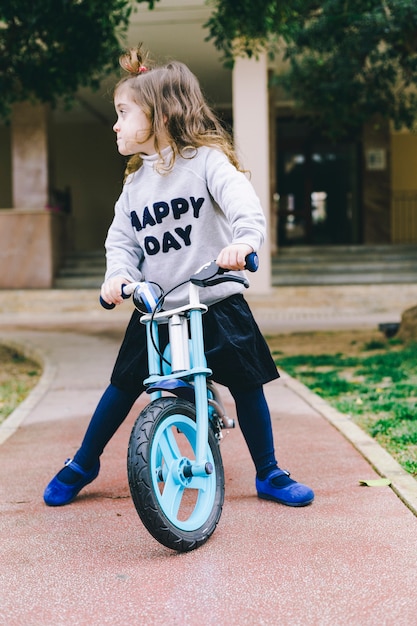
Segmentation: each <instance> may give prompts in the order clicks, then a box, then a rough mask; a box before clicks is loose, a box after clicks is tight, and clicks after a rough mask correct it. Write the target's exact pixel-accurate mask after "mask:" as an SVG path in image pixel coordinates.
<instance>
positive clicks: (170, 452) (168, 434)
mask: <svg viewBox="0 0 417 626" xmlns="http://www.w3.org/2000/svg"><path fill="white" fill-rule="evenodd" d="M158 447H159V449H160V451H161V454H162V458H163V459H164V461H165V463H166V464H167V465H168V467H169V466H170V465H171V463H172V462H173V461H175V460H177V459H179V458H180V457H181V456H182V455H181V452H180V450H179V448H178V444H177V441H176V439H175V435H174V432H173V429H172V428H168V429H166V430H164V431H163V433H162V434H161V437H160V438H159V441H158Z"/></svg>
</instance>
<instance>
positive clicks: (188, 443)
mask: <svg viewBox="0 0 417 626" xmlns="http://www.w3.org/2000/svg"><path fill="white" fill-rule="evenodd" d="M257 267H258V257H257V255H256V254H255V253H252V254H250V255H249V256H248V257H247V259H246V269H248V270H249V271H256V269H257ZM225 281H235V282H239V283H241V284H243V285H244V286H245V287H248V286H249V283H248V281H247V280H246V279H245V278H243V277H241V276H237V275H234V274H228V272H227V271H225V270H223V269H222V268H220V267H219V266H218V265H217V264H216V263H215V262H214V261H213V262H211V263H208V264H206V265H204V266H203V267H202V268H201V269H200V270H199V271H198V272H196V273H195V274H194V275H193V276H192V277H191V278H190V282H189V301H188V303H187V304H185V305H184V306H181V307H179V308H176V309H171V310H167V311H163V310H160V309H161V305H162V302H163V296H162V298H158V297H156V296H155V292H154V289H153V283H130V284H129V285H125V286H124V287H123V294H124V297H129V295H131V294H133V301H134V304H135V306H136V307H137V308H138V309H139V310H140V311H142V312H143V310H144V307H145V309H146V310H147V311H148V313H145V314H144V315H143V316H142V317H141V322H142V323H143V324H145V325H146V336H147V350H148V365H149V372H150V374H149V377H148V378H147V379H146V380H145V381H144V385H145V387H146V391H147V393H148V394H150V403H149V404H148V405H147V406H146V407H145V408H144V409H143V410H142V412H141V413H140V415H139V417H138V418H137V420H136V422H135V424H134V426H133V429H132V432H131V435H130V440H129V447H128V457H127V470H128V480H129V487H130V492H131V495H132V499H133V503H134V505H135V508H136V511H137V512H138V514H139V517H140V519H141V520H142V522H143V524H144V526H145V527H146V528H147V530H148V531H149V532H150V534H151V535H152V536H153V537H154V538H155V539H156V540H157V541H159V542H160V543H161V544H163V545H164V546H166V547H168V548H171V549H173V550H176V551H178V552H187V551H190V550H193V549H195V548H198V547H199V546H201V545H203V544H204V543H205V542H206V541H207V540H208V539H209V537H210V536H211V535H212V534H213V532H214V530H215V528H216V526H217V524H218V522H219V519H220V516H221V512H222V508H223V502H224V470H223V463H222V458H221V454H220V448H219V443H220V440H221V438H222V432H221V431H222V429H223V428H232V427H233V426H234V422H233V420H231V419H230V418H228V417H227V415H226V414H225V411H224V407H223V405H222V402H221V399H220V397H219V394H218V391H217V389H216V387H215V385H214V384H213V382H212V381H211V380H210V376H211V374H212V372H211V370H210V369H209V368H208V367H207V363H206V358H205V354H204V341H203V328H202V315H203V313H204V312H205V311H207V306H205V305H204V304H202V303H201V302H200V297H199V291H200V289H201V288H204V287H207V286H211V285H215V284H218V283H220V282H225ZM102 304H103V302H102ZM106 308H110V306H109V305H107V307H106ZM161 324H167V326H168V337H169V342H168V345H167V347H166V348H165V349H164V350H163V351H162V350H161V347H160V338H159V335H160V333H159V327H160V325H161Z"/></svg>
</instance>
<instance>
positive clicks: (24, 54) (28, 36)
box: [0, 0, 154, 117]
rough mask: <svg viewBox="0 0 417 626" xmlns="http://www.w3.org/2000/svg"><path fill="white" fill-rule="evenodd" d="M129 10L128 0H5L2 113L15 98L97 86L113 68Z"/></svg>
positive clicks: (45, 98) (0, 15)
mask: <svg viewBox="0 0 417 626" xmlns="http://www.w3.org/2000/svg"><path fill="white" fill-rule="evenodd" d="M136 1H137V2H145V1H146V2H148V4H149V6H150V8H152V7H153V4H154V1H153V0H136ZM131 11H132V3H131V2H130V1H129V0H2V2H1V5H0V117H8V115H9V114H10V108H11V105H12V104H13V103H14V102H22V101H25V100H29V101H34V102H41V103H51V104H52V105H53V104H55V103H56V101H57V100H58V99H59V98H64V99H67V100H69V99H71V97H72V96H73V94H74V93H75V92H76V90H77V89H78V88H79V87H81V86H88V87H92V88H95V87H97V86H98V84H99V82H100V79H101V78H103V76H105V75H106V73H108V72H109V71H111V70H112V69H114V68H115V65H116V63H117V58H118V55H119V52H120V44H119V38H120V37H121V36H122V35H123V34H124V33H125V32H126V30H127V27H128V23H129V17H130V14H131Z"/></svg>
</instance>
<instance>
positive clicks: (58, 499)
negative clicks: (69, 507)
mask: <svg viewBox="0 0 417 626" xmlns="http://www.w3.org/2000/svg"><path fill="white" fill-rule="evenodd" d="M65 465H66V466H67V467H68V466H70V467H71V469H72V470H74V472H77V474H80V480H77V482H76V483H73V484H72V485H68V484H67V483H63V482H62V480H59V478H58V475H57V476H55V477H54V478H53V479H52V480H51V482H50V483H49V485H48V486H47V487H46V489H45V492H44V494H43V499H44V500H45V504H47V505H48V506H63V505H64V504H69V503H70V502H72V501H73V500H74V498H75V497H76V496H77V495H78V494H79V492H80V491H81V489H82V488H83V487H85V486H86V485H88V483H91V482H92V481H93V480H94V479H95V478H97V476H98V473H99V471H100V461H97V465H95V467H93V469H92V470H90V471H89V472H86V471H85V470H84V469H83V468H82V467H81V465H78V463H75V462H74V461H73V460H72V459H67V460H66V461H65Z"/></svg>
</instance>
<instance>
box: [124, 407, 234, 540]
mask: <svg viewBox="0 0 417 626" xmlns="http://www.w3.org/2000/svg"><path fill="white" fill-rule="evenodd" d="M195 419H196V414H195V406H194V405H193V404H192V403H190V402H188V401H187V400H183V399H180V398H174V397H164V398H160V399H158V400H154V401H153V402H151V403H150V404H149V405H148V406H147V407H146V408H145V409H144V410H143V411H142V412H141V413H140V415H139V417H138V418H137V420H136V422H135V424H134V426H133V429H132V433H131V436H130V441H129V449H128V460H127V469H128V479H129V487H130V492H131V494H132V499H133V503H134V505H135V508H136V511H137V512H138V514H139V517H140V519H141V520H142V522H143V524H144V526H145V527H146V528H147V530H148V531H149V532H150V534H151V535H152V536H153V537H154V538H155V539H156V540H157V541H159V542H160V543H161V544H163V545H164V546H166V547H168V548H171V549H172V550H176V551H178V552H188V551H190V550H194V549H195V548H198V547H199V546H201V545H203V544H204V543H205V542H206V541H207V540H208V539H209V537H210V536H211V535H212V534H213V532H214V530H215V528H216V526H217V524H218V521H219V519H220V516H221V512H222V508H223V502H224V470H223V463H222V458H221V454H220V449H219V443H218V440H217V438H216V436H215V434H214V432H213V429H212V428H211V427H210V426H209V437H208V442H209V459H208V460H209V461H210V462H211V464H212V465H213V473H212V474H209V475H207V476H205V477H203V478H198V477H190V478H183V477H182V478H183V480H182V481H181V483H180V484H178V474H175V473H174V472H173V471H171V469H170V468H172V467H175V464H177V465H178V464H179V463H180V464H184V463H185V464H187V459H190V460H191V461H192V460H194V458H195V456H194V455H195V441H194V436H195V432H196V421H195ZM174 439H175V441H174ZM164 494H165V499H164ZM174 502H175V504H174V506H172V504H173V503H174Z"/></svg>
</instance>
